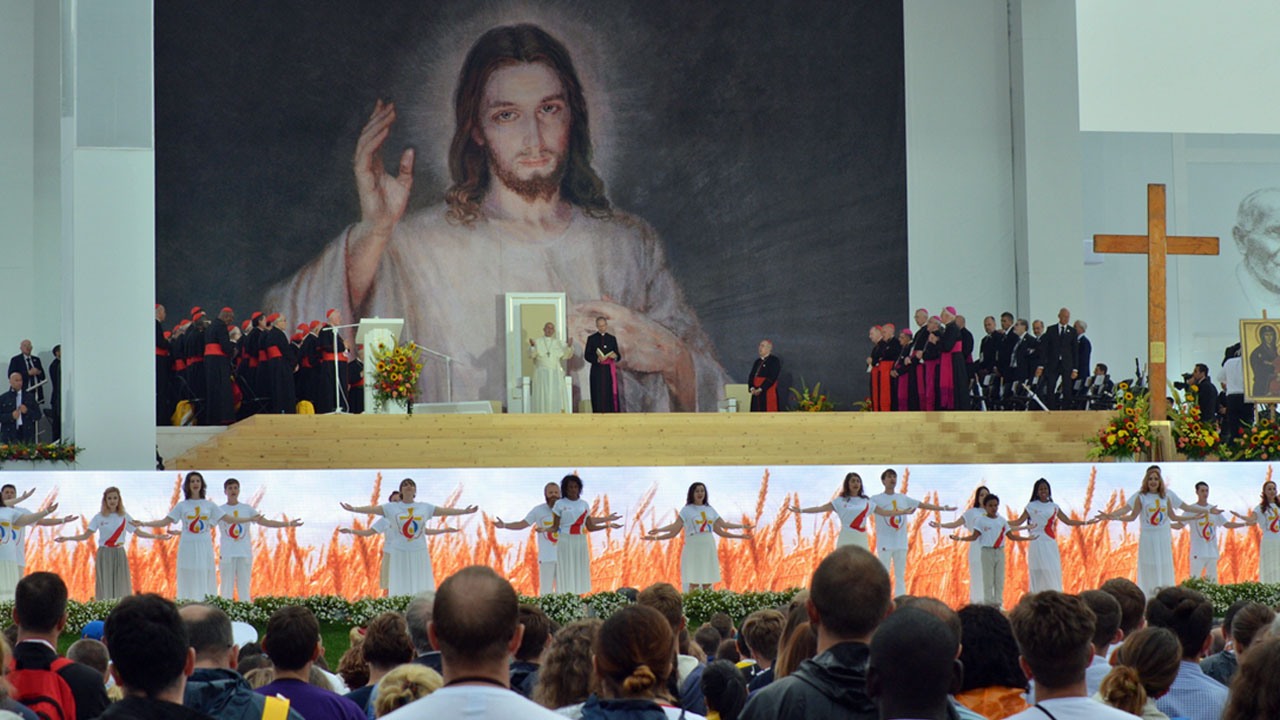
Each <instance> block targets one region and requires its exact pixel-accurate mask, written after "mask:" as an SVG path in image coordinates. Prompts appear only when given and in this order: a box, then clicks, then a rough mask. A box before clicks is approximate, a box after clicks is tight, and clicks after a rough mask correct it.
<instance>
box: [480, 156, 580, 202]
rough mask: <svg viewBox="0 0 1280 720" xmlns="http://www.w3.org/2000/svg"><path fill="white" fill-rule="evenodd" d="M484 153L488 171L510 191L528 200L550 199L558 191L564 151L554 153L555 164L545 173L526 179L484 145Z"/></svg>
mask: <svg viewBox="0 0 1280 720" xmlns="http://www.w3.org/2000/svg"><path fill="white" fill-rule="evenodd" d="M485 154H486V155H488V157H489V171H490V172H491V173H493V174H494V175H496V176H497V177H498V180H500V181H501V182H502V184H503V185H505V186H506V187H507V188H508V189H509V190H511V192H514V193H515V194H517V195H519V196H520V197H522V198H524V199H525V200H527V201H529V202H533V201H535V200H550V199H551V198H553V197H555V196H556V193H557V192H559V191H560V181H561V180H563V179H564V173H565V156H564V153H560V154H558V155H554V156H553V157H554V161H555V165H554V166H552V168H551V171H550V172H548V173H547V174H545V175H538V174H535V175H534V176H533V177H530V178H528V179H524V178H520V177H517V176H516V174H515V172H514V171H512V170H509V169H507V168H505V167H503V166H502V164H501V163H499V162H498V159H497V158H496V157H494V155H493V149H492V148H490V147H489V146H487V145H486V146H485Z"/></svg>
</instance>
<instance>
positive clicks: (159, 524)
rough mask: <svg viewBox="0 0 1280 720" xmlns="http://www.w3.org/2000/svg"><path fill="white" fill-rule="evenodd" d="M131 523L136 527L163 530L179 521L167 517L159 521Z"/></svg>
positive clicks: (131, 521) (135, 521)
mask: <svg viewBox="0 0 1280 720" xmlns="http://www.w3.org/2000/svg"><path fill="white" fill-rule="evenodd" d="M129 522H130V523H132V524H133V526H134V527H153V528H162V527H169V526H170V525H172V524H174V523H175V522H177V521H176V520H174V519H173V518H171V517H169V516H168V515H166V516H164V517H162V518H160V519H159V520H130V521H129Z"/></svg>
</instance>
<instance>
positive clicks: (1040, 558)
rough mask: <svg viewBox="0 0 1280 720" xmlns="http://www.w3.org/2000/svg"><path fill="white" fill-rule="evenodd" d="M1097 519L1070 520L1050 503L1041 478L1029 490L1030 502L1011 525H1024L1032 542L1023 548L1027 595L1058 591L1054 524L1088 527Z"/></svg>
mask: <svg viewBox="0 0 1280 720" xmlns="http://www.w3.org/2000/svg"><path fill="white" fill-rule="evenodd" d="M1100 520H1101V518H1096V517H1095V518H1093V519H1092V520H1072V519H1071V518H1070V517H1068V516H1067V514H1066V513H1064V512H1063V511H1062V508H1060V507H1058V503H1056V502H1054V501H1053V488H1052V487H1051V486H1050V485H1049V481H1048V480H1045V479H1044V478H1040V479H1039V480H1036V484H1035V485H1033V486H1032V487H1031V501H1030V502H1028V503H1027V507H1026V509H1024V510H1023V511H1022V515H1021V516H1020V517H1019V518H1018V519H1017V520H1016V521H1014V523H1013V525H1014V526H1018V525H1026V526H1027V528H1028V529H1030V530H1031V531H1032V532H1033V533H1035V538H1036V539H1035V540H1034V541H1032V543H1031V544H1030V545H1028V546H1027V576H1028V581H1029V585H1030V592H1033V593H1034V592H1043V591H1045V590H1057V591H1058V592H1062V556H1061V554H1060V553H1059V552H1058V522H1059V521H1061V522H1062V524H1063V525H1070V526H1071V527H1080V526H1082V525H1092V524H1094V523H1096V522H1100Z"/></svg>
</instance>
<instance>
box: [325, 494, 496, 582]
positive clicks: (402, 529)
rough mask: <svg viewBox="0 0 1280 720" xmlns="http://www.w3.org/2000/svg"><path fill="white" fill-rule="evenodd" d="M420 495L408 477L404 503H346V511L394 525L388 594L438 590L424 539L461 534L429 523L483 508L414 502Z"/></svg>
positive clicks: (390, 544)
mask: <svg viewBox="0 0 1280 720" xmlns="http://www.w3.org/2000/svg"><path fill="white" fill-rule="evenodd" d="M417 494H418V484H417V483H415V482H414V481H413V480H412V479H411V478H405V479H404V480H401V481H400V502H389V503H384V504H382V505H363V506H359V507H357V506H353V505H350V504H348V503H342V508H343V509H344V510H348V511H350V512H353V513H364V514H366V515H381V516H383V517H385V518H386V519H387V522H389V523H391V527H392V532H390V533H388V534H387V544H388V545H389V548H388V550H389V555H390V560H391V569H390V570H388V571H387V593H388V594H390V595H393V596H394V595H417V594H418V593H420V592H424V591H426V590H435V589H436V578H435V573H434V572H433V571H432V569H431V550H430V548H429V547H428V546H427V543H426V542H424V541H423V537H424V536H426V535H439V534H441V533H451V532H458V528H455V527H443V528H428V527H427V520H429V519H430V518H433V517H453V516H455V515H470V514H471V513H473V512H475V511H476V510H478V509H479V508H477V507H476V506H475V505H468V506H467V507H465V508H463V509H461V510H459V509H456V508H447V507H439V506H436V505H432V504H431V503H425V502H414V498H415V497H416V496H417Z"/></svg>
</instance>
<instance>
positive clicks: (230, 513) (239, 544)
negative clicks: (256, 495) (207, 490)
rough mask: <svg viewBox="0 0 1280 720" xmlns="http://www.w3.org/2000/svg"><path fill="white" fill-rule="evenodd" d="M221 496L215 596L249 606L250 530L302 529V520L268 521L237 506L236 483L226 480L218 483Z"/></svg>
mask: <svg viewBox="0 0 1280 720" xmlns="http://www.w3.org/2000/svg"><path fill="white" fill-rule="evenodd" d="M222 492H223V493H224V494H225V495H226V496H227V502H226V504H225V505H222V506H221V507H220V508H219V509H220V510H221V511H222V519H221V521H220V522H221V523H222V537H221V539H220V541H219V543H218V555H219V560H220V566H221V569H222V584H221V587H219V588H218V596H219V597H222V598H225V599H227V600H231V599H232V593H233V592H235V593H237V594H238V596H239V598H240V601H241V602H252V600H253V597H252V595H251V594H250V592H249V586H250V581H251V580H252V578H253V533H252V532H250V530H251V529H252V528H253V526H254V525H255V524H256V525H261V526H262V527H270V528H292V527H299V526H301V525H302V520H300V519H298V518H294V519H293V520H290V519H289V518H287V517H286V518H285V519H283V520H272V519H271V518H268V517H267V516H265V515H263V514H262V513H259V512H258V509H257V508H255V507H254V506H252V505H250V504H248V503H242V502H240V481H239V480H237V479H235V478H227V479H226V480H225V481H223V483H222Z"/></svg>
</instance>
